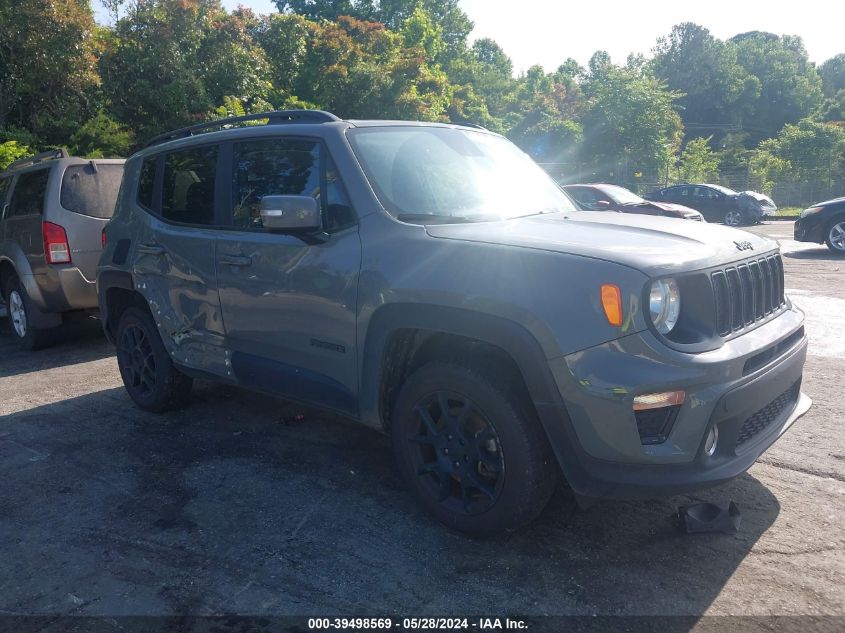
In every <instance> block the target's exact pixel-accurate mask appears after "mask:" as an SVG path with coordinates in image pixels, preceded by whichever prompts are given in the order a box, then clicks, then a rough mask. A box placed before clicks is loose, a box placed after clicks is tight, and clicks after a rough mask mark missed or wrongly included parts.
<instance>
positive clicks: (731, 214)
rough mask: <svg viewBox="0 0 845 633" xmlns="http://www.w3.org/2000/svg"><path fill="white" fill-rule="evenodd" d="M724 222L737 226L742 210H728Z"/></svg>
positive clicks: (740, 221)
mask: <svg viewBox="0 0 845 633" xmlns="http://www.w3.org/2000/svg"><path fill="white" fill-rule="evenodd" d="M725 224H726V225H728V226H739V225H740V224H742V212H740V211H728V212H727V213H725Z"/></svg>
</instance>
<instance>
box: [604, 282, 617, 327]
mask: <svg viewBox="0 0 845 633" xmlns="http://www.w3.org/2000/svg"><path fill="white" fill-rule="evenodd" d="M601 305H602V307H603V308H604V316H606V317H607V322H608V323H610V324H611V325H613V326H615V327H619V326H620V325H622V291H621V290H619V286H617V285H616V284H602V287H601Z"/></svg>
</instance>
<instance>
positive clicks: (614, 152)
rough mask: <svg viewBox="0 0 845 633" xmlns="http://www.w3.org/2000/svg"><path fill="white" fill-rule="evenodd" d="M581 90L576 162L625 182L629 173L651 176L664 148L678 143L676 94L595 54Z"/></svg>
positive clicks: (657, 170)
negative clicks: (583, 100) (583, 103)
mask: <svg viewBox="0 0 845 633" xmlns="http://www.w3.org/2000/svg"><path fill="white" fill-rule="evenodd" d="M594 61H596V62H600V63H593V62H594ZM583 90H584V92H585V94H586V95H587V97H588V99H589V110H588V112H587V113H586V114H585V115H584V117H583V118H582V125H583V127H584V143H583V145H582V147H581V160H582V163H583V164H585V165H587V166H589V167H590V168H591V170H592V175H593V176H594V177H596V178H600V179H608V180H611V181H613V180H615V181H617V182H626V181H628V180H630V179H631V178H632V175H633V174H634V173H644V174H650V175H651V177H652V178H656V177H657V176H658V174H660V173H661V172H662V170H663V168H664V167H665V165H666V160H667V152H671V151H672V150H674V149H675V148H677V146H678V145H679V143H680V138H681V118H680V117H679V116H678V113H677V112H676V111H675V108H674V103H675V100H676V99H677V98H678V95H677V94H676V93H674V92H672V91H670V90H668V89H667V88H666V85H665V84H663V83H662V82H661V81H659V80H658V79H657V78H656V77H654V76H653V75H651V74H649V73H637V72H635V71H632V70H630V69H627V68H620V67H618V66H614V65H612V64H609V63H605V61H604V60H600V59H599V58H596V56H594V59H592V60H590V77H589V79H588V80H587V81H586V82H585V84H584V86H583Z"/></svg>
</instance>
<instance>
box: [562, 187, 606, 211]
mask: <svg viewBox="0 0 845 633" xmlns="http://www.w3.org/2000/svg"><path fill="white" fill-rule="evenodd" d="M569 193H570V194H571V195H572V197H573V198H575V199H576V200H577V201H578V202H579V203H580V204H581V205H583V206H584V207H586V208H587V209H591V210H593V211H594V210H596V209H598V206H599V205H598V200H599V197H598V194H596V192H595V191H593V190H592V189H581V188H576V189H569Z"/></svg>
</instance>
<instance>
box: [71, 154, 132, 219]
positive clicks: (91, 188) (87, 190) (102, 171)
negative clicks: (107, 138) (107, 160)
mask: <svg viewBox="0 0 845 633" xmlns="http://www.w3.org/2000/svg"><path fill="white" fill-rule="evenodd" d="M121 178H123V165H96V166H94V165H92V164H91V163H87V164H85V165H73V166H71V167H68V168H67V169H66V170H65V175H64V178H63V179H62V194H61V195H62V197H61V202H62V206H63V207H64V208H65V209H67V210H68V211H73V212H74V213H81V214H82V215H88V216H91V217H92V218H110V217H111V216H112V214H113V213H114V204H115V202H116V201H117V192H118V190H119V189H120V180H121Z"/></svg>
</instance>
